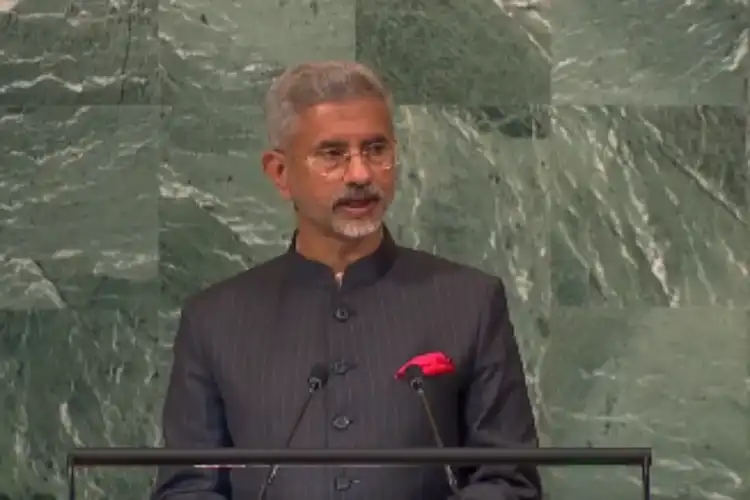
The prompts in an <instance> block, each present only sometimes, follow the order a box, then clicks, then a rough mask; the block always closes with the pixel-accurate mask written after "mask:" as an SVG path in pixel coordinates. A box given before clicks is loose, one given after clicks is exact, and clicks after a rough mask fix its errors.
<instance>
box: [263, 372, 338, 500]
mask: <svg viewBox="0 0 750 500" xmlns="http://www.w3.org/2000/svg"><path fill="white" fill-rule="evenodd" d="M330 374H331V373H330V371H329V369H328V366H327V365H326V364H325V363H316V364H315V365H314V366H313V367H312V368H311V369H310V375H308V376H307V397H306V398H305V402H304V403H303V404H302V406H301V407H300V409H299V413H297V419H296V420H295V421H294V425H293V426H292V429H291V430H290V431H289V436H287V438H286V442H285V443H284V448H289V446H290V445H291V444H292V439H294V435H295V434H297V429H298V428H299V425H300V424H301V423H302V418H304V416H305V413H307V409H308V408H309V407H310V402H311V401H312V399H313V397H314V396H315V394H317V393H318V392H319V391H320V390H321V389H322V388H324V387H325V386H326V384H327V383H328V378H329V376H330ZM278 472H279V466H278V465H277V464H273V465H272V466H271V468H270V469H269V470H268V473H267V474H266V478H265V480H264V481H263V484H262V485H261V487H260V490H259V491H258V500H265V498H266V495H267V491H268V487H269V486H270V485H271V483H273V481H274V479H276V474H277V473H278Z"/></svg>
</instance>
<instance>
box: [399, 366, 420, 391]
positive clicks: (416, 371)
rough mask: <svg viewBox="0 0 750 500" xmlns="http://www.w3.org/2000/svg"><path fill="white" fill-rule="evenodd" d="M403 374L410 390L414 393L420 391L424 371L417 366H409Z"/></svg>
mask: <svg viewBox="0 0 750 500" xmlns="http://www.w3.org/2000/svg"><path fill="white" fill-rule="evenodd" d="M404 374H405V375H406V379H407V380H408V381H409V385H410V386H411V388H412V389H414V390H415V391H418V390H420V389H422V382H423V378H424V371H423V370H422V368H421V367H420V366H419V365H409V366H408V367H407V368H406V371H405V372H404Z"/></svg>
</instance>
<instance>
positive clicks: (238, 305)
mask: <svg viewBox="0 0 750 500" xmlns="http://www.w3.org/2000/svg"><path fill="white" fill-rule="evenodd" d="M287 269H288V267H287V265H286V255H285V254H282V255H279V256H278V257H275V258H273V259H271V260H268V261H266V262H263V263H261V264H258V265H257V266H254V267H251V268H250V269H247V270H246V271H243V272H241V273H239V274H236V275H234V276H231V277H229V278H227V279H224V280H222V281H219V282H217V283H214V284H212V285H210V286H208V287H206V288H204V289H203V290H200V291H198V292H196V293H194V294H193V295H191V296H189V297H188V298H187V299H186V300H185V302H184V305H183V314H189V315H190V316H192V317H194V318H200V317H201V316H204V315H206V314H207V315H210V316H212V317H221V316H225V317H226V315H229V316H231V315H233V314H235V313H236V312H238V311H242V310H246V309H247V308H248V306H250V305H251V304H253V305H257V303H258V301H259V300H261V301H262V300H263V298H264V297H273V296H274V293H273V291H274V287H278V286H280V283H281V281H282V280H283V279H284V277H285V275H286V270H287Z"/></svg>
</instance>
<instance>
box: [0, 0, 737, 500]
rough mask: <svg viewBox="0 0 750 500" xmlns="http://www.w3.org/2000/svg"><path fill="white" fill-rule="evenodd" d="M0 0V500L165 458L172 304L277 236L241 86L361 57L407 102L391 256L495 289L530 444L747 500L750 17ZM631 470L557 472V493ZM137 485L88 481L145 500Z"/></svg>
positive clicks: (677, 5)
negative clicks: (403, 246)
mask: <svg viewBox="0 0 750 500" xmlns="http://www.w3.org/2000/svg"><path fill="white" fill-rule="evenodd" d="M16 2H17V0H12V1H9V0H0V6H2V7H0V9H3V10H5V11H6V12H3V13H0V106H2V108H0V256H1V257H2V259H1V260H0V276H2V280H0V383H2V387H3V388H2V390H1V392H0V450H2V453H0V493H4V494H6V495H7V496H8V497H10V498H13V499H24V498H30V497H31V495H32V494H33V493H38V494H44V493H47V494H52V495H60V496H61V495H62V494H63V493H64V484H65V477H64V470H63V467H64V458H65V452H66V450H67V449H69V448H70V447H72V446H76V445H78V446H83V445H85V446H109V445H136V446H137V445H157V444H158V442H159V409H160V405H161V398H162V394H163V390H164V384H165V376H166V375H167V373H168V369H169V364H170V357H169V348H170V343H171V340H172V338H173V335H174V330H175V318H176V314H177V310H178V307H179V305H180V302H181V301H182V300H183V299H184V298H185V296H186V295H188V294H190V293H191V292H193V291H195V290H197V289H199V288H201V287H203V286H205V285H207V284H209V283H212V282H214V281H217V280H219V279H221V278H223V277H225V276H229V275H231V274H233V273H236V272H239V271H240V270H242V269H244V268H246V267H247V266H250V265H252V264H253V263H256V262H260V261H262V260H264V259H267V258H269V257H271V256H272V255H274V254H276V253H278V252H280V251H282V250H283V248H284V245H285V239H286V238H287V237H288V235H289V232H290V229H291V222H292V220H291V217H290V214H289V213H288V211H287V209H286V207H285V206H284V205H283V204H282V203H281V202H280V201H279V200H278V199H277V197H276V196H275V194H274V193H273V191H272V188H271V186H270V185H268V183H266V182H265V180H264V179H263V178H262V176H261V173H260V168H259V165H258V154H259V152H260V151H261V148H262V147H263V130H262V121H261V111H260V109H259V107H258V103H259V102H260V98H261V96H262V95H263V92H264V90H265V89H266V88H267V85H268V83H269V81H270V79H271V78H272V77H273V76H274V75H276V74H278V72H279V71H280V70H281V68H282V67H283V66H284V65H286V64H290V63H294V62H297V61H300V60H304V59H310V58H355V57H356V58H357V59H358V60H361V61H365V62H368V63H371V64H373V65H374V66H375V67H376V68H378V69H379V70H380V71H381V72H382V73H383V75H384V77H385V79H386V80H387V81H388V83H389V85H390V86H391V87H392V89H393V91H394V93H395V95H396V97H397V100H398V103H399V109H398V116H397V119H398V124H399V129H400V133H401V138H402V143H403V152H402V160H403V161H402V171H401V172H402V184H401V192H400V196H399V197H398V199H397V200H396V202H395V205H394V208H393V213H392V221H391V226H392V228H393V230H394V232H395V233H396V234H397V235H398V236H399V238H400V240H401V241H403V242H404V243H407V244H411V245H415V246H417V247H419V248H423V249H427V250H432V251H435V252H437V253H439V254H441V255H445V256H447V257H451V258H454V259H457V260H460V261H463V262H468V263H471V264H474V265H478V266H480V267H482V268H484V269H487V270H490V271H492V272H494V273H497V274H499V275H500V276H502V277H503V278H504V279H505V281H506V283H507V285H508V288H509V290H510V291H511V293H512V303H511V307H512V313H513V319H514V321H515V324H516V326H517V329H518V335H519V339H520V342H521V344H522V347H523V352H524V356H525V360H526V364H527V368H528V373H529V380H530V390H531V391H532V398H533V401H534V403H535V407H536V410H537V414H538V416H539V421H540V427H541V431H542V434H543V440H544V443H545V444H547V445H559V446H564V445H569V446H585V445H589V444H590V445H611V446H620V445H622V446H637V445H651V446H653V447H654V448H655V458H656V463H655V467H654V478H653V480H654V493H655V496H654V498H656V499H659V500H667V499H674V500H678V499H679V500H698V499H706V500H730V499H732V500H741V499H747V498H750V486H749V484H750V479H748V478H750V451H749V450H750V440H749V439H748V436H749V433H750V406H749V405H748V397H749V396H748V392H749V391H748V388H750V377H749V376H748V361H750V350H749V349H748V348H749V347H750V344H749V341H750V336H749V330H750V277H749V276H748V272H749V271H748V269H749V267H750V227H749V226H750V164H749V163H748V160H747V151H746V148H747V146H748V139H747V134H748V131H749V130H750V128H749V127H748V118H747V117H748V106H747V103H748V101H747V97H748V96H747V87H748V85H747V81H748V76H749V75H748V68H749V67H750V64H749V63H750V61H748V57H747V56H746V54H747V51H748V29H749V28H750V15H749V13H748V10H747V4H746V2H741V1H738V0H712V1H711V2H708V1H695V2H683V1H682V0H660V1H653V0H652V1H649V0H564V1H558V2H556V3H555V4H554V5H552V4H551V2H549V1H547V0H541V1H540V0H536V1H534V0H515V1H512V0H495V1H494V2H493V1H492V0H463V1H458V0H430V1H428V0H398V1H397V0H378V1H377V2H375V1H371V2H362V5H355V4H354V3H353V0H267V1H264V2H237V1H233V0H212V1H211V2H208V1H207V0H200V1H199V0H170V1H168V0H162V2H161V3H160V4H159V5H158V9H157V5H156V0H129V1H125V0H74V1H71V2H68V1H66V2H60V1H56V0H20V3H18V5H16V6H15V7H14V8H13V9H12V10H10V11H8V9H9V7H10V4H15V3H16ZM637 474H638V473H637V470H629V469H625V468H619V469H618V468H583V469H575V470H574V469H548V470H547V471H546V478H547V489H548V491H549V498H550V499H552V500H568V499H577V500H579V499H580V500H600V499H601V498H607V499H612V500H627V499H631V498H632V499H634V498H639V496H638V487H639V484H638V481H637V477H638V475H637ZM149 481H150V471H123V470H112V469H107V470H96V471H91V472H85V473H82V474H81V479H80V485H81V486H82V487H83V490H84V492H83V494H82V495H81V496H82V498H87V499H99V498H102V499H105V498H106V499H117V500H119V499H123V500H130V499H136V498H144V495H145V493H144V492H145V490H146V489H147V487H148V483H149Z"/></svg>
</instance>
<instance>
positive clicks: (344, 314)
mask: <svg viewBox="0 0 750 500" xmlns="http://www.w3.org/2000/svg"><path fill="white" fill-rule="evenodd" d="M333 316H334V318H336V319H337V320H339V321H341V322H342V323H343V322H344V321H346V320H348V319H349V317H350V314H349V309H347V308H346V307H343V306H342V307H337V308H336V311H335V312H334V313H333Z"/></svg>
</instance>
